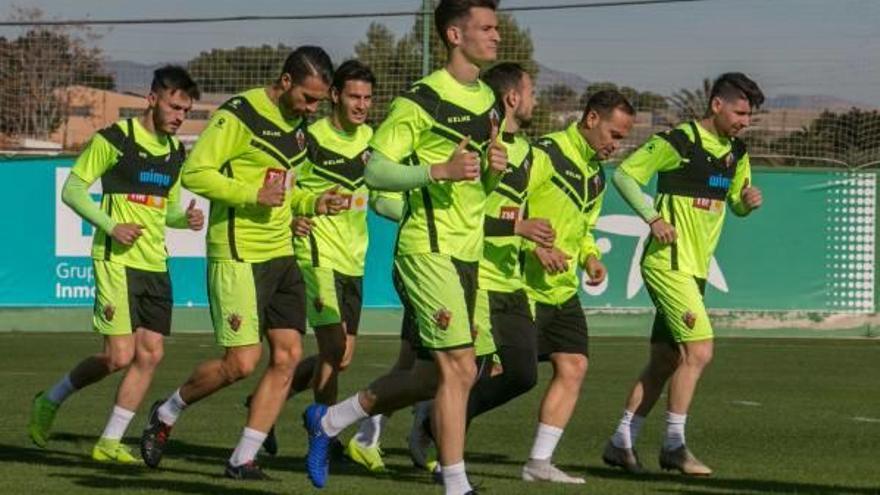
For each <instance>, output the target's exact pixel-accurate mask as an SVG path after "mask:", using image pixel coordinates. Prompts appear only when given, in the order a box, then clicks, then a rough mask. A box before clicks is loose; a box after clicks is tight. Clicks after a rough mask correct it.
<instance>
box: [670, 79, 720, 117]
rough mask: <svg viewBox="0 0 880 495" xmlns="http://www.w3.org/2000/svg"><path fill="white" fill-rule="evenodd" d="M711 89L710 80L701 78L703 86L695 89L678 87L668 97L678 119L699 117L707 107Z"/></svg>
mask: <svg viewBox="0 0 880 495" xmlns="http://www.w3.org/2000/svg"><path fill="white" fill-rule="evenodd" d="M711 91H712V80H711V79H709V78H705V79H703V86H702V87H701V88H699V89H697V90H696V91H691V90H689V89H680V90H678V91H676V92H675V93H673V94H672V96H670V97H669V103H670V104H672V107H673V108H674V109H675V113H676V114H677V115H678V118H679V120H680V121H682V122H683V121H685V120H693V119H699V118H701V117H702V116H703V115H704V114H705V113H706V108H708V107H709V93H711Z"/></svg>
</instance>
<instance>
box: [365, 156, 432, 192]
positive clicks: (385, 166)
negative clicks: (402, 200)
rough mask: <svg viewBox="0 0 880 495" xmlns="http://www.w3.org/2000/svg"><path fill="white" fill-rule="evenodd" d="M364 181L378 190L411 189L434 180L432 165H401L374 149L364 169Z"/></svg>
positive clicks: (401, 190)
mask: <svg viewBox="0 0 880 495" xmlns="http://www.w3.org/2000/svg"><path fill="white" fill-rule="evenodd" d="M364 181H365V182H366V184H367V187H369V188H370V189H375V190H378V191H397V192H403V191H409V190H411V189H418V188H420V187H423V186H426V185H428V184H430V183H431V182H432V181H431V167H409V166H406V165H401V164H400V163H397V162H395V161H394V160H392V159H390V158H388V157H387V156H385V155H384V154H382V153H381V152H378V151H374V152H373V156H372V157H371V158H370V161H369V162H368V163H367V167H366V170H365V171H364Z"/></svg>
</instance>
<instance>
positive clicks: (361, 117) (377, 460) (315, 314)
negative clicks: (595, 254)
mask: <svg viewBox="0 0 880 495" xmlns="http://www.w3.org/2000/svg"><path fill="white" fill-rule="evenodd" d="M375 83H376V78H375V76H374V75H373V72H372V71H371V70H370V68H369V67H367V66H366V65H364V64H363V63H361V62H358V61H357V60H348V61H346V62H344V63H343V64H342V65H340V66H339V67H338V68H337V69H336V72H335V73H334V75H333V83H332V85H331V87H330V101H331V102H332V104H333V111H332V113H331V114H330V115H329V116H328V117H325V118H323V119H320V120H318V121H317V122H315V123H313V124H311V125H310V126H309V130H308V133H309V136H308V137H309V145H308V148H309V152H308V154H307V159H306V160H305V161H304V162H303V165H302V166H301V168H300V170H299V171H298V174H297V187H299V188H301V189H302V190H303V191H305V192H307V193H310V196H312V197H317V196H319V195H320V194H322V193H324V192H327V191H330V190H337V191H343V192H342V193H340V194H338V197H339V201H340V202H341V203H342V204H341V205H339V207H340V209H341V210H342V211H341V212H340V213H339V214H337V215H332V216H330V215H324V216H311V217H310V216H298V217H296V218H295V219H294V238H293V243H294V253H295V254H296V257H297V263H298V264H299V267H300V270H301V271H302V273H303V278H304V279H305V284H306V314H307V316H308V321H309V325H310V326H311V327H312V328H313V329H314V330H315V335H316V337H317V342H318V355H316V356H310V357H308V358H306V359H303V360H302V361H301V362H300V363H299V365H298V366H297V368H296V371H295V372H294V379H293V384H292V385H291V394H293V393H296V392H301V391H303V390H305V389H306V388H308V387H309V386H310V385H311V386H313V388H314V393H315V401H316V402H319V403H322V404H327V405H331V404H334V403H335V402H336V394H337V391H336V387H337V385H336V383H337V376H338V373H339V372H341V371H343V370H344V369H345V368H347V367H348V365H349V364H350V363H351V359H352V356H353V354H354V346H355V339H356V336H357V331H358V325H359V322H360V315H361V300H362V283H363V274H364V261H365V257H366V251H367V245H368V237H367V207H368V204H372V205H373V206H374V208H375V207H377V203H376V202H377V201H379V202H382V201H385V198H381V197H374V198H373V201H371V200H370V199H371V198H370V195H369V191H368V190H367V187H366V185H365V184H364V179H363V174H364V167H365V166H366V163H367V161H368V160H369V156H370V153H369V150H368V147H369V141H370V138H371V137H372V135H373V130H372V129H371V128H370V126H369V125H368V124H367V123H366V121H367V117H368V115H369V110H370V107H371V105H372V97H373V87H374V85H375ZM301 204H302V205H304V206H308V205H309V204H310V200H309V199H306V200H304V201H303V202H302V203H301ZM306 209H307V208H306ZM294 213H295V214H298V213H305V212H299V211H296V212H294ZM274 431H275V430H274V428H273V429H272V430H270V431H269V435H268V436H267V438H266V441H265V442H264V443H263V447H264V448H265V449H266V451H267V452H268V453H269V454H272V455H274V454H275V453H277V450H278V443H277V439H276V438H275V433H274ZM347 452H348V453H349V456H350V457H351V458H352V459H354V460H355V461H356V462H359V463H362V464H364V465H365V466H367V467H368V469H371V470H380V469H384V465H383V464H382V459H381V457H380V456H379V453H378V448H369V447H363V448H361V446H360V445H359V444H355V445H352V444H350V445H349V446H348V448H347Z"/></svg>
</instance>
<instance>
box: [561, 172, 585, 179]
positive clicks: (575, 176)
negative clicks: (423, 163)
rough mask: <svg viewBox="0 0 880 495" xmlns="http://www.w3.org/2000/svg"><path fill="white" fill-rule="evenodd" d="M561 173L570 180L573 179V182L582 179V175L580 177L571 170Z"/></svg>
mask: <svg viewBox="0 0 880 495" xmlns="http://www.w3.org/2000/svg"><path fill="white" fill-rule="evenodd" d="M563 173H564V174H565V175H567V176H569V177H571V178H572V179H575V180H582V179H583V178H584V176H583V175H581V174H579V173H577V172H575V171H573V170H565V171H563Z"/></svg>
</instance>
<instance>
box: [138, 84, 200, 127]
mask: <svg viewBox="0 0 880 495" xmlns="http://www.w3.org/2000/svg"><path fill="white" fill-rule="evenodd" d="M147 100H148V103H149V105H150V107H151V108H152V109H153V125H154V126H155V128H156V130H157V131H159V132H161V133H163V134H176V133H177V130H178V129H180V126H181V125H183V121H184V120H186V115H187V114H188V113H189V111H190V109H192V105H193V100H192V98H191V97H190V96H189V95H188V94H186V93H184V92H183V91H180V90H160V91H159V92H158V93H150V95H149V97H148V98H147Z"/></svg>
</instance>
